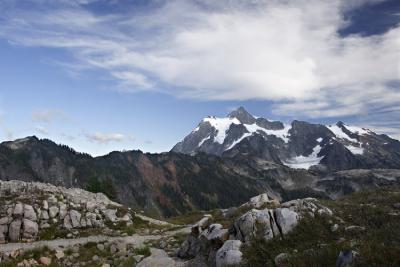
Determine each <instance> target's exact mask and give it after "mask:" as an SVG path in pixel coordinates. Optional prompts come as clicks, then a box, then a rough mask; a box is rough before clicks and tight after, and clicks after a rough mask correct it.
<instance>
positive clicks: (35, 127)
mask: <svg viewBox="0 0 400 267" xmlns="http://www.w3.org/2000/svg"><path fill="white" fill-rule="evenodd" d="M399 22H400V3H399V2H398V1H391V0H388V1H381V0H375V1H374V0H372V1H369V0H368V1H344V0H343V1H342V0H332V1H316V0H315V1H313V0H311V1H302V0H296V1H291V0H287V1H278V0H275V1H261V0H260V1H239V0H233V1H228V0H226V1H225V0H222V1H217V2H216V1H208V0H204V1H200V0H197V1H194V0H193V1H161V0H155V1H144V0H143V1H122V0H121V1H118V0H114V1H103V0H98V1H96V0H68V1H67V0H52V1H50V0H25V1H14V0H0V78H1V85H0V140H2V141H3V140H11V139H15V138H20V137H24V136H28V135H37V136H39V137H42V138H49V139H52V140H54V141H56V142H59V143H64V144H67V145H70V146H71V147H73V148H74V149H76V150H78V151H83V152H88V153H91V154H93V155H102V154H105V153H108V152H110V151H112V150H123V149H141V150H143V151H149V152H161V151H168V150H169V149H170V148H171V147H172V146H173V145H174V144H175V143H176V142H178V141H179V140H180V139H182V138H183V137H184V136H185V135H186V134H187V133H188V132H190V131H191V130H192V129H193V128H194V127H195V126H196V124H197V123H198V122H199V121H200V120H201V118H203V117H205V116H207V115H217V116H225V115H226V114H227V113H228V112H229V111H230V110H231V109H233V108H235V107H238V106H244V107H246V109H248V110H249V111H250V112H251V113H253V114H254V115H257V116H263V117H267V118H272V119H278V120H283V121H290V120H292V119H302V120H307V121H311V122H321V123H332V122H336V121H338V120H343V121H345V122H347V123H351V124H356V125H361V126H365V127H368V128H371V129H374V130H376V131H378V132H384V133H388V134H390V135H392V136H393V137H396V138H399V137H400V122H399V121H400V120H399V119H400V116H399V115H400V105H399V103H400V85H399V84H400V74H399V73H400V59H399V57H400V48H399V47H400V41H399V40H400V27H399Z"/></svg>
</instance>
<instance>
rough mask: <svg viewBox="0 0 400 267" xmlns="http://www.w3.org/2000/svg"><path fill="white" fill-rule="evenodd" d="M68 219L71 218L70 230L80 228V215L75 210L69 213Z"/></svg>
mask: <svg viewBox="0 0 400 267" xmlns="http://www.w3.org/2000/svg"><path fill="white" fill-rule="evenodd" d="M69 217H70V218H71V225H72V228H77V227H80V226H81V223H80V222H81V217H82V215H81V214H80V213H79V211H76V210H71V211H70V212H69Z"/></svg>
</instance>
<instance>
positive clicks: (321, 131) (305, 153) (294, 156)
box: [172, 107, 400, 172]
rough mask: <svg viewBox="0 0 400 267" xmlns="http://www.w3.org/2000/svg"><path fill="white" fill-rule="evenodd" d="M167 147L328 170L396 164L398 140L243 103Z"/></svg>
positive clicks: (398, 165) (399, 148)
mask: <svg viewBox="0 0 400 267" xmlns="http://www.w3.org/2000/svg"><path fill="white" fill-rule="evenodd" d="M172 151H174V152H180V153H186V154H191V155H194V154H197V153H199V152H205V153H208V154H214V155H219V156H223V157H235V156H237V155H246V157H247V158H248V159H251V158H260V159H264V160H267V161H271V162H275V163H278V164H283V165H286V166H289V167H291V168H302V169H309V168H313V169H314V170H319V171H323V172H331V171H338V170H347V169H363V168H367V169H369V168H400V152H399V151H400V142H399V141H398V140H395V139H392V138H390V137H389V136H387V135H384V134H376V133H374V132H373V131H371V130H368V129H365V128H360V127H355V126H350V125H346V124H345V123H343V122H338V123H336V124H335V125H322V124H312V123H308V122H304V121H297V120H294V121H293V122H291V123H290V124H284V123H282V122H279V121H271V120H268V119H265V118H259V117H257V118H256V117H254V116H252V115H251V114H250V113H248V112H247V111H246V110H245V109H244V108H243V107H240V108H238V109H237V110H234V111H232V112H231V113H229V114H228V116H227V117H226V118H217V117H207V118H204V119H203V120H202V121H201V122H200V123H199V125H198V126H197V127H196V128H195V129H194V130H193V131H192V132H191V133H190V134H189V135H188V136H186V137H185V138H184V139H183V141H181V142H179V143H178V144H176V145H175V146H174V147H173V148H172Z"/></svg>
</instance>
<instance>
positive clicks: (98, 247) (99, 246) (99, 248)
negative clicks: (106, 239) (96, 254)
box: [97, 243, 104, 251]
mask: <svg viewBox="0 0 400 267" xmlns="http://www.w3.org/2000/svg"><path fill="white" fill-rule="evenodd" d="M97 249H98V250H100V251H103V250H104V245H103V244H101V243H99V244H97Z"/></svg>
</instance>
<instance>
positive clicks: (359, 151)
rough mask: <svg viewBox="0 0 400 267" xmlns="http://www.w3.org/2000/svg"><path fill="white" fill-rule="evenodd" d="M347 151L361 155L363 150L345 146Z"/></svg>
mask: <svg viewBox="0 0 400 267" xmlns="http://www.w3.org/2000/svg"><path fill="white" fill-rule="evenodd" d="M345 147H346V148H347V149H348V150H350V152H351V153H353V154H354V155H362V154H363V153H364V148H362V147H361V145H360V147H356V146H345Z"/></svg>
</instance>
